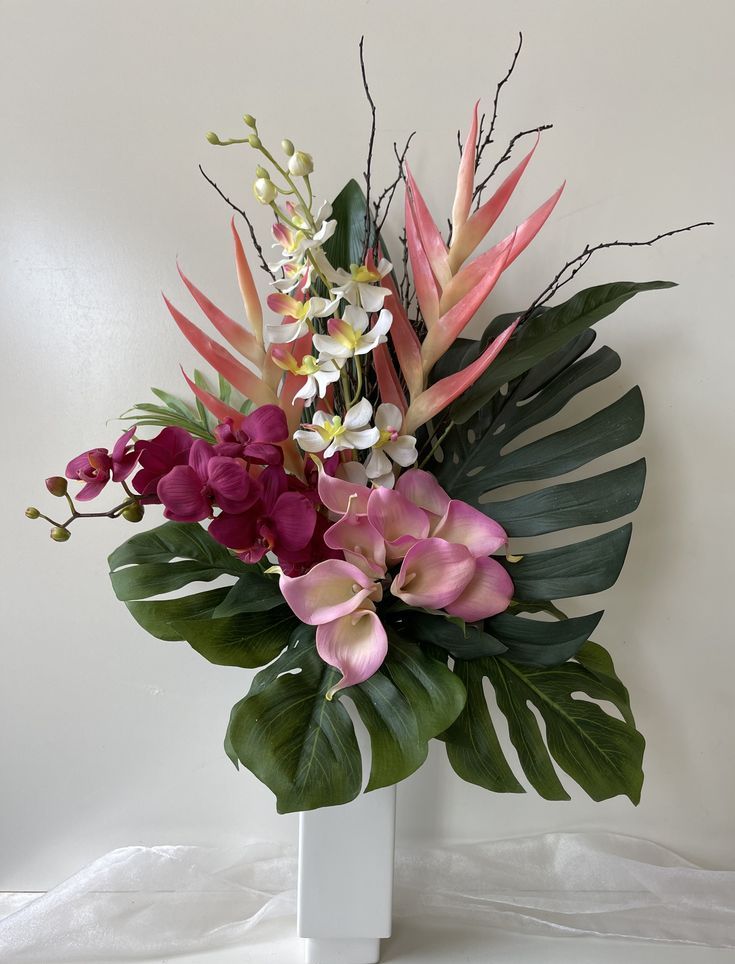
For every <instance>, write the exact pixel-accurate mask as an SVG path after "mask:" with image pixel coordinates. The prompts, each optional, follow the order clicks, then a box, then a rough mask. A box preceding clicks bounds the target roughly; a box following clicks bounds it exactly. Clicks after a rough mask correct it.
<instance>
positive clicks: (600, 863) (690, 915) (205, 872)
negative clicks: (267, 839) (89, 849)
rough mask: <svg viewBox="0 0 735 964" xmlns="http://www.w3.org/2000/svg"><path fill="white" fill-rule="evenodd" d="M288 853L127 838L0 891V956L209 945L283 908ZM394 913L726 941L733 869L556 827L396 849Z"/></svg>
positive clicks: (288, 891) (291, 876)
mask: <svg viewBox="0 0 735 964" xmlns="http://www.w3.org/2000/svg"><path fill="white" fill-rule="evenodd" d="M295 882H296V859H295V855H294V854H293V852H292V851H290V850H289V849H287V848H284V847H280V846H277V845H271V844H254V845H251V846H247V847H243V848H242V849H240V850H238V851H236V852H233V851H228V852H223V851H216V850H208V849H204V848H199V847H170V846H167V847H125V848H122V849H120V850H115V851H112V853H109V854H107V855H106V856H104V857H101V858H100V859H99V860H96V861H95V862H94V863H92V864H90V865H89V866H88V867H86V868H84V870H81V871H80V872H79V873H78V874H75V875H74V876H73V877H71V878H70V879H69V880H67V881H65V882H64V883H63V884H60V885H59V886H58V887H56V888H55V889H54V890H52V891H50V892H49V893H47V894H43V895H41V896H35V895H22V894H7V895H1V896H0V960H1V961H3V962H13V964H16V962H17V964H30V962H33V964H56V962H62V961H66V962H70V961H74V962H81V961H91V962H95V964H99V962H100V961H105V962H117V961H130V960H140V959H145V958H155V957H170V956H171V955H176V954H186V953H189V954H192V953H195V952H199V951H212V950H216V949H217V948H224V947H228V946H232V945H236V944H238V943H243V944H247V942H248V940H249V936H252V932H253V930H254V929H255V928H257V927H258V925H259V924H261V923H262V922H263V921H265V920H268V919H271V918H276V917H286V916H290V915H293V914H294V912H295V896H296V895H295ZM395 903H396V907H395V914H396V916H397V917H399V916H412V915H427V916H429V915H430V916H431V917H432V918H434V919H435V918H437V917H438V916H445V917H447V918H452V919H455V920H457V919H464V920H467V921H471V922H473V923H474V924H476V925H477V924H481V925H487V926H488V927H493V928H505V929H510V930H514V931H521V932H525V933H535V934H544V933H546V934H553V933H557V934H563V935H565V936H569V935H575V934H576V935H580V934H590V935H598V936H616V937H629V938H635V939H638V940H646V941H673V942H680V943H691V944H702V945H705V946H711V947H735V871H713V870H703V869H701V868H699V867H696V866H695V865H693V864H691V863H689V862H687V861H686V860H683V859H682V858H681V857H678V856H677V855H676V854H674V853H671V852H670V851H668V850H665V849H664V848H662V847H659V846H657V845H656V844H652V843H647V842H645V841H641V840H636V839H633V838H630V837H622V836H617V835H614V834H604V833H596V834H589V833H576V834H575V833H556V834H545V835H542V836H535V837H525V838H518V839H512V840H505V841H497V842H489V843H480V844H466V845H461V846H454V847H451V848H450V847H447V848H443V849H432V850H420V851H419V850H415V851H405V852H403V853H400V854H399V855H398V858H397V862H396V902H395Z"/></svg>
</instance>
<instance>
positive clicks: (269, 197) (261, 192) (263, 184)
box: [253, 177, 278, 204]
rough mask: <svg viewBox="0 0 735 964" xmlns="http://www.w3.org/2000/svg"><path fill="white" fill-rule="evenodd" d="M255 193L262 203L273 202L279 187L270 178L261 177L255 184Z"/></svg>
mask: <svg viewBox="0 0 735 964" xmlns="http://www.w3.org/2000/svg"><path fill="white" fill-rule="evenodd" d="M253 194H254V195H255V197H256V199H257V200H258V201H260V203H261V204H272V203H273V202H274V201H275V199H276V195H277V194H278V188H277V187H276V185H275V184H274V183H273V181H271V180H270V178H267V177H259V178H258V180H257V181H256V182H255V183H254V184H253Z"/></svg>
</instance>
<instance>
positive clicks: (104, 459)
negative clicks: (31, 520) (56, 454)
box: [64, 425, 138, 502]
mask: <svg viewBox="0 0 735 964" xmlns="http://www.w3.org/2000/svg"><path fill="white" fill-rule="evenodd" d="M135 429H136V426H135V425H134V426H133V427H132V428H131V429H128V431H127V432H124V433H123V434H122V435H121V436H120V438H119V439H118V440H117V442H115V446H114V448H113V449H112V452H111V453H110V452H108V451H107V449H102V448H97V449H89V451H87V452H82V454H81V455H77V457H76V458H74V459H72V460H71V462H69V464H68V465H67V467H66V472H65V473H64V474H65V475H66V477H67V479H73V480H75V481H79V482H84V483H85V485H84V486H83V488H82V489H81V490H80V491H79V492H78V493H77V496H76V497H77V499H79V501H80V502H88V501H89V500H90V499H94V498H95V497H96V496H98V495H99V494H100V492H101V491H102V490H103V489H104V487H105V486H106V485H107V483H108V482H109V481H110V479H112V481H113V482H124V481H125V479H127V477H128V476H129V475H130V473H131V472H132V471H133V469H134V468H135V463H136V462H137V461H138V453H137V452H136V451H135V447H134V446H133V447H129V442H130V440H131V439H132V437H133V435H134V434H135Z"/></svg>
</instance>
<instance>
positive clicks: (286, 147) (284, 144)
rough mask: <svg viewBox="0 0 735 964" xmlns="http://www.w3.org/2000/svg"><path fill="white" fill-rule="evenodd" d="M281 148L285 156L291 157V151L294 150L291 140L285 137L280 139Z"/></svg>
mask: <svg viewBox="0 0 735 964" xmlns="http://www.w3.org/2000/svg"><path fill="white" fill-rule="evenodd" d="M281 150H282V151H283V153H284V154H285V155H286V156H287V157H291V155H292V154H293V152H294V150H295V148H294V146H293V141H290V140H288V138H286V139H285V140H283V141H281Z"/></svg>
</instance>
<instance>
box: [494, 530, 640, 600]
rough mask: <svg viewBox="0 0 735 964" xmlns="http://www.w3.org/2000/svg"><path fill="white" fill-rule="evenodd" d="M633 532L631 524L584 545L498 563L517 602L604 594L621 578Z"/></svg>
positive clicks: (586, 541)
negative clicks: (501, 566) (511, 582)
mask: <svg viewBox="0 0 735 964" xmlns="http://www.w3.org/2000/svg"><path fill="white" fill-rule="evenodd" d="M631 529H632V526H631V525H630V523H628V525H624V526H621V527H620V528H619V529H613V531H612V532H605V533H603V534H602V535H601V536H595V537H594V538H593V539H585V540H584V542H577V543H575V544H573V545H569V546H561V547H560V548H558V549H545V550H543V551H542V552H532V553H527V554H526V555H525V556H523V558H522V559H521V561H520V562H516V563H508V562H506V561H505V560H504V559H499V560H498V561H499V562H501V563H502V564H503V565H505V567H506V569H507V570H508V572H509V573H510V577H511V579H512V580H513V585H514V586H515V594H514V595H515V597H516V598H517V599H531V600H536V599H539V600H546V599H567V598H569V597H570V596H585V595H587V594H589V593H594V592H602V591H603V590H604V589H609V587H610V586H612V584H613V583H614V582H615V580H616V579H617V578H618V575H619V574H620V570H621V569H622V566H623V562H624V561H625V555H626V553H627V551H628V544H629V542H630V533H631Z"/></svg>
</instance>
